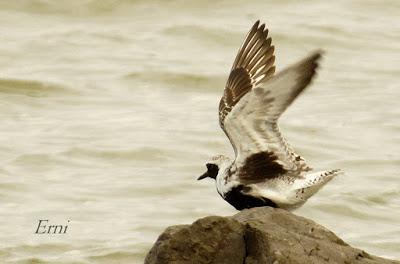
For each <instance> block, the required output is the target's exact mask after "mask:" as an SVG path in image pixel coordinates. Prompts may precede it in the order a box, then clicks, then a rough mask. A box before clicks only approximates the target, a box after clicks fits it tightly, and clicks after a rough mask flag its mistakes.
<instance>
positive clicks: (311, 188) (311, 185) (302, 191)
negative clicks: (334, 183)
mask: <svg viewBox="0 0 400 264" xmlns="http://www.w3.org/2000/svg"><path fill="white" fill-rule="evenodd" d="M340 174H343V171H342V170H329V171H320V172H315V173H310V174H307V175H306V177H305V179H304V180H299V181H297V182H296V183H295V186H294V187H295V189H296V196H297V197H298V198H300V199H302V200H304V201H305V200H307V199H308V198H310V197H311V196H312V195H313V194H315V193H316V192H317V191H318V190H319V189H321V188H322V186H324V185H325V184H327V183H328V182H329V181H330V180H332V179H333V178H335V177H336V176H338V175H340Z"/></svg>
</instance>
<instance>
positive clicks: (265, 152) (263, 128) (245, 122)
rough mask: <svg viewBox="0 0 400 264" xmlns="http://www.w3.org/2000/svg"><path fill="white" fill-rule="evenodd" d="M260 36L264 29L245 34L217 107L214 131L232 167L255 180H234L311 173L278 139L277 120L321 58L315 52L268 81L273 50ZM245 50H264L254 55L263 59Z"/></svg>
mask: <svg viewBox="0 0 400 264" xmlns="http://www.w3.org/2000/svg"><path fill="white" fill-rule="evenodd" d="M266 31H267V30H265V31H264V25H262V26H261V27H258V22H257V23H256V24H255V25H254V26H253V28H252V29H251V31H250V32H249V34H248V36H247V37H246V40H245V42H244V43H243V45H242V48H241V49H240V50H239V54H238V57H237V58H236V60H235V63H234V65H233V67H232V71H231V74H230V76H229V79H228V82H227V86H226V87H225V91H224V96H223V97H222V99H221V102H220V125H221V127H222V129H223V130H224V131H225V133H226V135H227V136H228V138H229V139H230V141H231V143H232V145H233V148H234V150H235V153H236V163H237V164H240V165H242V168H245V167H246V166H249V167H251V168H253V169H254V170H255V171H257V172H259V174H260V175H257V173H256V172H254V173H250V174H248V175H246V174H242V175H239V177H241V179H242V180H246V179H247V180H249V181H256V182H257V181H261V180H263V179H265V178H271V177H276V176H274V175H279V174H281V173H283V172H300V171H308V170H310V169H311V168H310V167H308V166H307V164H306V163H305V161H304V159H302V158H301V157H300V156H298V155H297V154H295V153H294V151H293V149H292V148H291V147H290V146H289V144H288V143H287V142H286V140H285V138H284V137H283V136H282V135H281V133H280V131H279V128H278V125H277V120H278V118H279V116H280V115H281V114H282V113H283V112H284V111H285V109H286V108H287V107H288V106H289V105H290V104H291V103H292V102H293V100H294V99H295V98H296V97H297V96H298V95H299V94H300V93H301V92H302V91H303V90H304V88H305V87H307V85H308V84H309V83H310V81H311V79H312V77H313V76H314V75H315V69H316V68H317V66H318V64H317V62H318V59H319V58H320V57H321V53H320V52H318V51H317V52H314V53H312V54H311V55H309V56H307V57H306V58H305V59H303V60H301V61H300V62H298V63H296V64H294V65H292V66H290V67H288V68H287V69H285V70H284V71H282V72H280V73H278V74H277V75H275V76H272V75H273V72H274V69H275V68H274V66H272V63H271V62H270V59H272V61H273V59H274V56H273V55H272V52H271V48H272V47H273V46H271V45H270V44H271V41H270V39H269V38H268V39H267V38H266V34H265V32H266ZM255 36H258V41H261V42H262V43H263V44H258V45H257V43H259V42H257V41H254V38H255ZM254 43H256V44H254ZM249 45H253V46H254V47H256V46H257V47H258V46H261V47H264V46H265V48H264V49H262V48H260V49H261V50H263V52H265V54H266V55H265V56H263V55H262V54H260V53H259V52H253V50H252V49H251V48H250V49H249V50H248V48H247V47H248V46H249ZM266 46H268V47H266ZM272 51H273V48H272ZM249 56H257V58H258V60H259V61H260V62H262V63H254V59H253V58H251V57H249ZM267 57H268V58H270V59H266V58H267ZM250 164H251V166H250ZM265 166H267V167H269V170H267V168H264V167H265ZM271 168H274V169H275V171H276V174H274V175H270V173H268V174H266V173H265V171H269V172H271ZM243 171H244V170H243ZM261 174H262V175H261ZM289 174H291V173H289ZM293 174H298V173H293Z"/></svg>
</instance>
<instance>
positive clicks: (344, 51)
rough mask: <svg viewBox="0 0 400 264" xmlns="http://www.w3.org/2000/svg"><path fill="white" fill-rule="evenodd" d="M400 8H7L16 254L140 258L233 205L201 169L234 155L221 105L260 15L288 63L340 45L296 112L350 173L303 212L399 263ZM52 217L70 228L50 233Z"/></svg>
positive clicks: (301, 147) (257, 4) (304, 150)
mask: <svg viewBox="0 0 400 264" xmlns="http://www.w3.org/2000/svg"><path fill="white" fill-rule="evenodd" d="M399 13H400V3H399V1H397V0H391V1H390V0H388V1H384V4H383V1H381V2H379V1H373V0H369V1H364V0H363V1H362V0H358V1H355V0H353V1H344V0H343V1H335V2H334V1H316V0H312V1H303V2H301V3H299V2H296V1H289V0H285V1H279V2H278V1H276V2H275V3H266V1H261V0H259V1H253V2H252V4H245V3H244V2H241V1H202V2H200V1H199V2H197V3H190V4H189V3H188V2H185V1H168V2H162V1H150V2H147V1H128V0H120V1H118V0H106V1H90V0H86V1H78V0H76V1H46V0H25V1H2V2H1V3H0V32H1V44H0V67H1V70H0V126H1V130H0V160H1V167H0V175H1V177H0V202H1V207H0V234H1V239H0V259H1V263H141V262H143V259H144V256H145V254H146V252H147V251H148V250H149V248H150V247H151V245H152V243H153V242H154V241H155V239H156V238H157V236H158V235H159V234H160V232H161V231H162V230H163V229H165V228H166V227H167V226H169V225H173V224H182V223H191V222H192V221H194V220H195V219H197V218H199V217H203V216H207V215H211V214H218V215H231V214H234V213H235V210H234V209H233V208H231V207H230V206H229V205H228V204H227V203H225V202H224V201H223V200H222V199H220V198H219V196H218V195H217V193H216V191H215V187H214V183H213V182H211V181H203V182H197V181H195V178H196V177H197V176H198V175H199V174H201V173H202V172H203V170H204V169H205V167H204V161H205V160H206V159H207V158H208V157H209V156H210V155H213V154H217V153H221V154H228V155H233V153H232V150H231V147H230V145H229V143H228V141H227V139H226V138H225V136H224V134H223V133H222V132H221V130H220V129H219V127H218V122H217V113H216V109H217V104H218V101H219V98H220V95H221V93H222V89H223V87H224V82H225V80H226V78H227V74H228V70H229V69H230V66H231V63H232V62H233V58H234V56H235V52H236V51H237V49H238V47H239V45H240V43H241V41H242V39H243V37H244V35H245V33H246V32H247V30H248V29H249V28H250V26H251V25H252V23H253V22H254V21H255V20H257V19H261V20H262V21H265V22H266V23H267V25H268V27H269V28H270V31H271V34H272V37H273V43H274V44H275V45H276V56H277V63H276V64H277V67H278V69H282V68H283V67H284V66H286V65H288V64H290V63H292V62H294V61H295V60H297V59H299V58H301V57H302V56H304V55H305V54H307V52H309V51H311V50H313V49H316V48H322V49H324V50H325V51H326V55H325V58H324V61H323V62H322V67H321V70H320V72H319V76H318V78H317V80H316V81H315V82H314V84H313V86H312V87H311V88H310V89H309V90H307V91H306V92H305V93H304V94H303V95H302V96H301V97H300V98H299V100H297V101H296V103H295V104H294V105H293V106H292V107H291V108H289V109H288V111H287V112H286V114H285V115H284V116H283V118H282V120H281V128H282V131H283V132H284V134H285V135H286V136H287V138H289V140H290V142H291V143H292V145H293V146H295V148H296V149H297V150H298V152H299V153H301V154H302V155H303V156H305V158H306V159H307V160H308V161H309V163H310V164H312V165H313V166H314V167H315V168H316V169H321V168H342V169H344V170H345V171H346V173H347V174H346V175H345V176H343V177H341V178H338V179H336V180H335V181H332V182H331V183H329V184H328V186H326V188H324V189H323V190H322V191H321V192H319V193H318V194H317V195H315V196H314V197H313V198H312V199H310V200H309V202H308V203H306V205H305V206H304V207H303V208H301V209H299V210H298V211H296V213H297V214H299V215H303V216H306V217H308V218H311V219H313V220H315V221H317V222H318V223H320V224H322V225H324V226H326V227H328V228H330V229H331V230H333V231H334V232H336V233H337V234H338V235H339V236H341V237H342V238H343V239H345V240H346V241H348V242H349V243H350V244H352V245H354V246H357V247H360V248H362V249H364V250H366V251H368V252H370V253H373V254H377V255H380V256H384V257H390V258H395V259H400V224H399V223H400V175H399V174H400V156H399V150H400V149H399V146H400V122H399V118H400V106H399V99H400V89H399V76H400V70H399V69H400V67H399V66H400V61H399V53H400V45H399V40H400V19H399V16H398V14H399ZM39 219H48V220H50V222H51V223H53V224H66V223H67V221H68V220H70V223H69V225H68V232H67V234H65V235H37V234H34V232H35V229H36V227H37V224H38V220H39Z"/></svg>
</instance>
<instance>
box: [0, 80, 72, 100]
mask: <svg viewBox="0 0 400 264" xmlns="http://www.w3.org/2000/svg"><path fill="white" fill-rule="evenodd" d="M63 92H71V91H69V90H68V89H67V88H65V87H64V86H61V85H58V84H54V83H48V82H40V81H34V80H19V79H0V93H4V94H19V95H26V96H30V97H43V96H48V95H50V94H54V93H63Z"/></svg>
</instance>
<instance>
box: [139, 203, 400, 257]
mask: <svg viewBox="0 0 400 264" xmlns="http://www.w3.org/2000/svg"><path fill="white" fill-rule="evenodd" d="M167 263H168V264H189V263H190V264H197V263H198V264H203V263H217V264H224V263H227V264H228V263H229V264H236V263H238V264H239V263H240V264H256V263H257V264H259V263H263V264H285V263H290V264H300V263H301V264H304V263H310V264H313V263H332V264H333V263H338V264H339V263H340V264H342V263H343V264H353V263H354V264H364V263H365V264H388V263H392V264H400V261H394V260H388V259H383V258H379V257H376V256H372V255H370V254H368V253H366V252H364V251H363V250H360V249H357V248H353V247H351V246H350V245H348V244H347V243H345V242H344V241H343V240H341V239H340V238H339V237H337V236H336V235H335V234H334V233H333V232H331V231H329V230H328V229H326V228H324V227H322V226H320V225H318V224H316V223H315V222H313V221H311V220H308V219H306V218H304V217H300V216H296V215H294V214H292V213H290V212H287V211H285V210H282V209H274V208H270V207H259V208H253V209H249V210H244V211H241V212H240V213H238V214H236V215H234V216H231V217H220V216H209V217H205V218H202V219H199V220H197V221H196V222H194V223H193V224H192V225H179V226H173V227H169V228H167V229H166V230H165V231H164V233H162V234H161V235H160V237H159V238H158V240H157V242H156V243H155V244H154V245H153V247H152V248H151V250H150V252H149V253H148V254H147V257H146V260H145V264H167Z"/></svg>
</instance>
